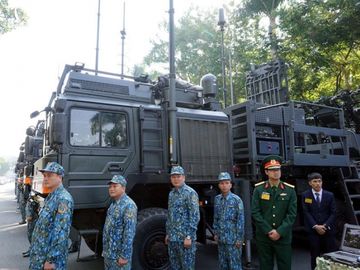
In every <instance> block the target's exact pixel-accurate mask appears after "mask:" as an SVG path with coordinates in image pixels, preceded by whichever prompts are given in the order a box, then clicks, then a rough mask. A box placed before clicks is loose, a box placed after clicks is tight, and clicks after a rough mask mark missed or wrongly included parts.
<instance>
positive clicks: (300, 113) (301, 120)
mask: <svg viewBox="0 0 360 270" xmlns="http://www.w3.org/2000/svg"><path fill="white" fill-rule="evenodd" d="M282 110H283V114H284V125H285V126H288V125H289V121H290V120H291V114H290V110H291V109H290V108H289V107H282ZM293 117H294V121H295V123H298V124H303V125H305V111H304V109H301V108H295V109H294V116H293Z"/></svg>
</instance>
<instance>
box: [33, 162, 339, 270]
mask: <svg viewBox="0 0 360 270" xmlns="http://www.w3.org/2000/svg"><path fill="white" fill-rule="evenodd" d="M262 166H263V169H264V171H265V174H266V175H267V176H268V181H264V182H261V183H258V184H257V185H256V187H255V190H254V193H253V197H252V217H253V219H254V222H255V226H256V234H255V235H256V243H257V252H258V254H259V261H260V269H262V270H263V269H264V270H267V269H269V270H270V269H271V270H272V269H273V268H274V257H275V258H276V261H277V265H278V269H279V270H288V269H291V241H292V225H293V223H294V221H295V218H296V212H297V201H296V194H295V191H294V187H293V186H291V185H289V184H287V183H285V182H282V181H280V177H281V159H280V158H279V157H277V156H270V157H268V158H265V159H264V161H263V164H262ZM41 172H42V173H43V175H44V185H46V187H47V188H49V189H50V191H51V192H50V194H49V196H48V197H47V198H46V199H45V205H44V207H43V208H42V210H41V211H40V214H39V219H38V221H37V222H36V225H35V229H34V232H33V234H32V240H31V250H30V267H29V268H30V269H66V260H67V240H68V236H69V232H70V227H71V218H72V211H73V199H72V197H71V195H70V194H69V193H68V192H67V191H66V189H65V188H64V187H63V186H62V177H63V175H64V169H63V168H62V166H61V165H59V164H57V163H55V162H51V163H48V164H47V166H46V168H45V169H43V170H41ZM311 177H312V178H311ZM311 177H310V178H311V179H310V178H309V184H310V186H311V189H310V192H314V191H316V190H319V187H320V190H319V191H320V192H321V193H320V194H321V195H322V204H323V208H324V209H326V210H324V211H322V210H321V209H320V208H321V207H320V205H321V203H320V202H319V200H318V198H317V195H316V198H315V197H314V196H315V195H314V194H315V193H317V192H314V194H313V193H304V194H303V197H302V204H303V208H304V213H305V224H306V227H307V228H308V229H309V230H308V232H309V235H310V236H311V237H313V238H312V239H313V240H314V241H313V242H312V247H311V256H312V268H313V267H314V265H313V259H314V258H316V256H318V255H319V254H320V250H319V249H318V247H315V244H316V245H320V242H323V241H327V242H328V238H331V237H332V236H333V235H334V234H333V232H334V229H333V223H334V219H335V217H334V210H335V206H334V205H335V204H334V200H333V195H332V193H330V192H326V191H323V190H322V189H321V180H322V179H321V175H319V174H313V175H312V176H311ZM170 180H171V183H172V185H173V187H174V188H173V189H172V190H171V191H170V193H169V199H168V218H167V222H166V237H165V243H166V244H167V245H168V252H169V259H170V265H171V269H195V253H196V230H197V225H198V223H199V220H200V213H199V199H198V194H197V193H196V191H195V190H194V189H192V188H191V187H190V186H188V185H186V184H185V172H184V169H183V168H182V167H180V166H174V167H173V168H172V169H171V172H170ZM218 180H219V183H218V186H219V189H220V192H221V194H219V195H217V196H216V198H215V207H214V224H213V229H214V233H215V237H214V238H215V240H216V241H217V243H218V254H219V268H220V269H242V265H241V249H242V244H243V235H244V207H243V203H242V201H241V199H240V197H239V196H237V195H235V194H233V193H232V192H231V187H232V182H231V177H230V175H229V173H227V172H222V173H220V174H219V177H218ZM313 180H316V181H315V182H316V183H315V184H313V182H314V181H313ZM126 184H127V181H126V179H125V178H124V177H123V176H121V175H115V176H114V177H113V178H112V179H111V180H110V182H109V183H108V186H109V195H110V197H111V198H112V199H113V202H112V204H111V205H110V207H109V208H108V211H107V217H106V221H105V225H104V229H103V254H102V255H103V257H104V265H105V269H109V270H110V269H131V257H132V243H133V239H134V236H135V231H136V221H137V207H136V204H135V203H134V201H133V200H132V199H131V198H130V197H129V196H127V194H126V192H125V190H126ZM328 195H329V196H328ZM319 213H320V215H319ZM324 239H325V240H324ZM331 248H332V249H333V248H334V247H331Z"/></svg>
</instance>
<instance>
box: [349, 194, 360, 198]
mask: <svg viewBox="0 0 360 270" xmlns="http://www.w3.org/2000/svg"><path fill="white" fill-rule="evenodd" d="M349 198H350V199H360V194H349Z"/></svg>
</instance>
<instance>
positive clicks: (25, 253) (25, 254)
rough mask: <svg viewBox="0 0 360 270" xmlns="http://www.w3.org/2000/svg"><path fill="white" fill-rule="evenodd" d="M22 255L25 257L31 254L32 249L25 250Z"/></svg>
mask: <svg viewBox="0 0 360 270" xmlns="http://www.w3.org/2000/svg"><path fill="white" fill-rule="evenodd" d="M22 256H23V257H24V258H27V257H29V256H30V250H28V251H25V252H23V253H22Z"/></svg>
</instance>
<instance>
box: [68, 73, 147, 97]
mask: <svg viewBox="0 0 360 270" xmlns="http://www.w3.org/2000/svg"><path fill="white" fill-rule="evenodd" d="M64 94H65V95H69V94H75V95H83V96H92V97H94V96H95V97H96V96H98V97H105V98H111V99H114V98H119V99H120V98H121V99H131V98H132V99H134V98H135V99H137V100H139V101H140V100H141V101H147V102H150V101H151V90H150V86H149V85H146V84H141V83H138V82H134V81H130V80H124V79H119V78H108V77H102V76H93V75H89V74H83V73H80V72H70V73H69V77H68V80H67V83H66V86H65V89H64Z"/></svg>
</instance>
